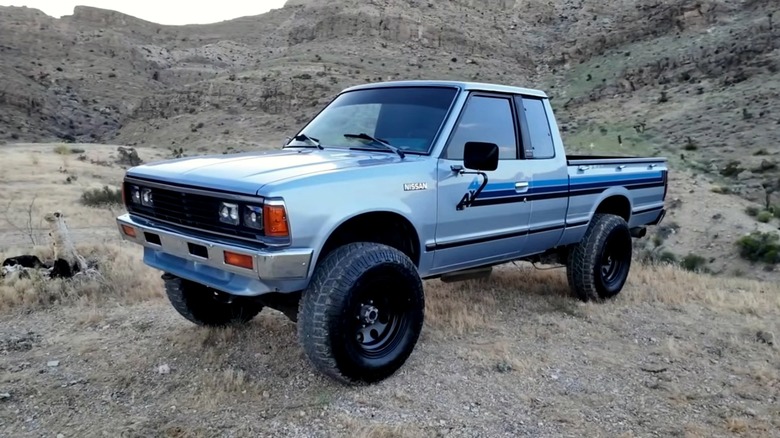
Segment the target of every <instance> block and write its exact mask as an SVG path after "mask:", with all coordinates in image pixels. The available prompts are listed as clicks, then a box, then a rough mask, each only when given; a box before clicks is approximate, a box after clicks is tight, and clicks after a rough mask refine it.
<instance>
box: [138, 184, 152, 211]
mask: <svg viewBox="0 0 780 438" xmlns="http://www.w3.org/2000/svg"><path fill="white" fill-rule="evenodd" d="M141 205H143V206H145V207H152V206H154V201H153V200H152V189H149V188H146V187H144V188H143V189H141Z"/></svg>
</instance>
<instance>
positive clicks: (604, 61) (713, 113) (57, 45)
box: [0, 0, 780, 252]
mask: <svg viewBox="0 0 780 438" xmlns="http://www.w3.org/2000/svg"><path fill="white" fill-rule="evenodd" d="M774 9H776V2H774V0H653V1H647V0H611V1H605V0H604V1H584V0H556V1H552V2H551V1H548V0H526V1H522V2H519V1H510V0H487V1H485V0H480V1H477V0H452V1H448V2H434V1H421V0H381V1H380V0H363V1H357V0H339V1H325V0H290V1H288V2H287V5H286V6H285V7H284V8H282V9H278V10H274V11H271V12H269V13H266V14H263V15H260V16H255V17H244V18H240V19H236V20H232V21H227V22H222V23H217V24H211V25H190V26H163V25H158V24H154V23H150V22H146V21H143V20H139V19H136V18H133V17H130V16H127V15H123V14H120V13H116V12H112V11H106V10H101V9H95V8H87V7H77V8H76V9H75V11H74V14H73V15H71V16H66V17H63V18H62V19H54V18H52V17H48V16H46V15H45V14H43V13H41V12H39V11H36V10H33V9H27V8H15V7H0V77H2V78H3V80H2V81H0V142H2V141H5V142H9V143H18V142H25V141H33V142H38V141H50V140H58V139H59V140H65V141H78V142H102V143H114V144H116V143H120V144H129V145H144V146H151V147H157V148H162V149H163V150H165V149H167V148H180V147H181V148H184V150H185V151H188V152H189V153H197V152H199V151H207V150H212V151H213V150H216V151H224V150H235V149H244V150H245V149H250V148H256V147H276V146H278V145H279V144H280V142H281V141H282V139H283V138H284V137H286V136H288V135H291V134H293V133H294V131H295V129H296V128H297V127H298V126H299V125H300V124H301V123H303V122H305V121H306V120H307V119H308V118H309V117H311V116H312V115H313V114H314V113H315V112H316V111H318V110H319V109H320V108H321V107H322V106H323V105H324V104H326V103H327V102H328V101H329V99H330V98H331V97H332V96H333V94H334V93H335V92H337V91H338V90H340V89H342V88H344V87H346V86H349V85H353V84H357V83H363V82H371V81H380V80H392V79H417V78H444V79H467V80H476V81H490V82H501V83H508V84H515V85H523V86H529V87H539V88H543V89H545V90H546V91H548V93H550V95H551V96H552V97H553V103H554V105H555V107H556V111H557V114H558V117H559V118H560V121H561V124H562V129H563V130H564V135H565V140H566V142H567V147H568V149H569V150H572V151H580V152H586V151H594V152H606V153H619V154H654V155H655V154H657V155H664V156H667V157H669V158H670V159H671V160H672V165H673V169H674V171H675V172H676V174H677V175H682V176H684V178H691V179H692V180H694V181H704V180H702V177H705V180H706V181H707V184H715V185H716V186H713V187H712V188H710V189H707V190H706V193H703V194H702V193H700V192H701V191H703V190H702V189H701V188H699V192H697V193H696V194H695V195H696V197H697V198H700V199H703V200H706V202H703V205H702V208H704V209H705V213H704V214H703V215H701V217H707V218H710V217H717V216H718V215H721V217H722V216H723V213H724V211H723V209H729V208H731V209H733V208H734V207H733V205H734V204H733V203H732V202H731V201H730V199H733V198H732V197H731V196H730V195H737V196H739V197H741V198H743V199H744V200H745V201H746V202H747V203H749V204H751V205H752V206H753V207H754V208H757V209H759V210H760V208H763V207H766V205H765V204H767V202H768V203H769V204H779V203H780V198H779V197H778V194H777V193H780V171H779V170H778V162H779V161H780V156H779V155H780V148H779V147H778V146H777V144H778V140H780V129H777V128H778V124H780V99H778V93H779V92H780V75H779V74H778V69H780V51H778V49H777V46H778V44H779V43H778V42H777V39H778V35H780V31H779V30H778V29H777V25H776V23H775V21H776V20H777V17H775V18H774V20H773V15H772V13H773V11H774ZM686 187H687V186H686ZM708 187H710V186H709V185H708ZM690 190H694V191H695V190H696V189H695V188H691V189H690ZM712 190H714V191H716V192H718V195H717V196H715V195H713V194H712V193H711V191H712ZM773 191H774V192H775V193H772V192H773ZM702 196H704V197H703V198H702ZM713 196H715V197H714V198H713ZM767 198H769V199H768V201H767ZM710 200H712V201H710ZM739 205H740V206H741V205H742V204H739ZM740 208H741V210H740V211H739V212H730V214H731V216H730V217H733V218H734V219H733V220H734V221H736V222H737V223H738V224H740V225H741V226H742V229H741V230H735V232H736V233H739V232H742V231H749V230H751V229H754V228H755V227H756V226H759V225H758V223H757V222H756V220H755V219H754V218H751V217H750V216H749V215H747V214H744V207H740ZM778 216H780V214H778ZM763 219H767V225H764V224H761V225H760V226H762V227H765V228H766V227H767V226H769V227H770V228H777V225H778V219H775V218H771V214H770V216H769V218H767V216H766V214H764V217H763V218H762V220H763ZM677 225H680V224H679V223H677ZM700 225H701V226H702V227H704V228H708V226H707V224H706V223H704V224H700ZM734 238H735V237H734ZM693 240H694V241H695V242H698V243H696V245H694V247H691V248H688V247H686V249H685V251H694V252H702V251H707V248H708V245H710V241H709V238H708V237H706V236H705V237H701V238H699V237H697V238H695V239H693ZM726 246H727V247H729V248H732V249H733V242H730V243H729V245H726ZM678 252H679V251H678Z"/></svg>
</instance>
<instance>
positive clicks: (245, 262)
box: [225, 251, 255, 269]
mask: <svg viewBox="0 0 780 438" xmlns="http://www.w3.org/2000/svg"><path fill="white" fill-rule="evenodd" d="M225 264H227V265H233V266H238V267H239V268H246V269H253V268H254V266H255V265H254V262H253V261H252V256H250V255H246V254H238V253H235V252H230V251H225Z"/></svg>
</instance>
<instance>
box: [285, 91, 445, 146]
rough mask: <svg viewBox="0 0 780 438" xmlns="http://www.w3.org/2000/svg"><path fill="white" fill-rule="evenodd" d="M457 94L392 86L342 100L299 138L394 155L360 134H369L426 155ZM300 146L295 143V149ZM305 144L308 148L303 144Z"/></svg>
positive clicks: (335, 102)
mask: <svg viewBox="0 0 780 438" xmlns="http://www.w3.org/2000/svg"><path fill="white" fill-rule="evenodd" d="M456 93H457V89H456V88H448V87H390V88H374V89H365V90H355V91H350V92H347V93H344V94H341V95H339V96H338V97H337V98H336V99H335V100H334V101H333V102H331V104H330V105H328V106H327V107H326V108H325V109H324V110H323V111H322V112H320V113H319V114H318V115H317V117H315V118H314V119H313V120H312V121H311V122H310V123H309V124H308V125H307V126H306V127H305V128H304V129H303V130H302V131H301V132H300V133H299V134H305V135H306V136H307V137H309V138H316V139H317V140H318V141H319V143H320V144H321V145H322V146H324V147H343V148H366V149H376V150H378V151H387V152H389V153H393V151H392V150H391V149H388V148H386V147H383V146H382V145H377V144H375V143H374V142H371V141H367V140H366V139H365V138H364V137H365V136H360V135H356V134H368V135H369V136H372V137H375V138H377V139H381V140H382V141H383V142H386V143H388V144H390V145H392V146H394V147H395V148H397V149H400V150H402V151H403V152H408V153H421V154H427V153H428V152H429V150H430V147H431V144H432V143H433V140H434V138H435V137H436V134H437V133H438V132H439V128H440V127H441V125H442V123H443V122H444V117H445V116H446V115H447V112H448V111H449V109H450V105H451V104H452V101H453V99H454V98H455V95H456ZM298 143H300V142H298V141H295V140H293V142H292V143H290V144H289V145H290V146H297V144H298ZM301 145H305V143H301Z"/></svg>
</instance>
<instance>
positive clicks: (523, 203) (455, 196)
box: [433, 93, 531, 272]
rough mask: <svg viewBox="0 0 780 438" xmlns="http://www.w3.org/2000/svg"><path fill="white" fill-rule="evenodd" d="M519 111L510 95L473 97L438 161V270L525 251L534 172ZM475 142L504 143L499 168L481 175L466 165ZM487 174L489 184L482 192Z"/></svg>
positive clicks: (436, 260) (475, 265) (482, 261)
mask: <svg viewBox="0 0 780 438" xmlns="http://www.w3.org/2000/svg"><path fill="white" fill-rule="evenodd" d="M515 111H516V109H515V105H513V103H512V98H511V97H510V96H506V95H501V94H489V93H473V94H472V95H470V96H469V99H468V101H467V102H466V105H465V106H464V108H463V111H462V113H461V115H460V119H459V121H458V123H457V124H456V126H455V128H454V131H453V134H452V136H451V138H450V141H449V143H448V144H447V146H446V147H445V150H444V153H443V154H442V156H441V158H440V159H439V161H438V165H437V180H438V199H437V206H436V209H437V218H438V219H437V226H436V233H435V245H434V261H433V264H434V268H433V271H434V272H443V271H451V270H453V269H466V268H470V267H477V266H481V265H486V264H491V263H493V262H497V261H501V260H506V259H509V258H511V257H513V256H517V255H520V254H521V253H522V251H523V249H524V245H525V243H526V240H527V233H528V229H529V224H530V218H531V203H530V202H528V201H527V199H526V196H525V193H526V192H527V191H528V187H529V182H530V181H531V175H530V174H529V173H527V169H526V164H527V163H525V162H524V161H523V160H521V159H519V157H520V154H519V153H518V151H519V149H520V148H519V145H520V135H519V124H518V123H517V120H518V118H517V114H516V112H515ZM472 141H473V142H486V143H494V144H496V145H498V147H499V161H498V167H497V168H496V170H493V171H487V172H484V173H483V175H478V174H472V173H468V172H471V171H472V170H471V169H465V168H464V167H463V165H464V162H463V151H464V146H465V144H466V142H472ZM461 169H462V171H463V172H466V173H462V172H461ZM485 177H486V178H487V184H486V185H485V187H484V190H482V191H481V193H477V191H478V188H479V187H480V186H481V185H482V183H483V182H484V178H485Z"/></svg>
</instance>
